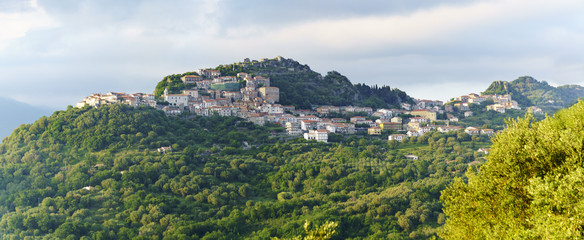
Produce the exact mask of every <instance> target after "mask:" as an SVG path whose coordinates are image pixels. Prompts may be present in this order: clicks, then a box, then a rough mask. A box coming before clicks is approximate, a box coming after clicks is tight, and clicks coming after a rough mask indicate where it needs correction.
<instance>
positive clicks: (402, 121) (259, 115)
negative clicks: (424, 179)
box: [76, 59, 543, 142]
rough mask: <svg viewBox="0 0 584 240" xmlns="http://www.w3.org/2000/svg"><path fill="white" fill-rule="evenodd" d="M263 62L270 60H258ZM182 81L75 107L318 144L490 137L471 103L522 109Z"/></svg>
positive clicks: (206, 79) (202, 75)
mask: <svg viewBox="0 0 584 240" xmlns="http://www.w3.org/2000/svg"><path fill="white" fill-rule="evenodd" d="M263 61H267V59H261V60H260V61H259V62H263ZM244 62H250V60H249V59H246V60H245V61H244ZM254 62H257V61H254ZM180 79H181V81H182V83H183V84H184V86H185V88H186V89H184V90H182V92H181V93H174V94H171V93H169V90H168V88H167V89H165V90H164V92H163V94H162V96H161V97H160V98H158V99H157V97H156V96H155V95H154V94H144V93H136V94H126V93H115V92H109V93H107V94H93V95H91V96H88V97H85V98H84V99H83V100H82V101H81V102H79V103H78V104H77V105H76V107H84V106H86V105H89V106H92V107H99V106H102V105H106V104H114V103H122V104H127V105H130V106H135V107H137V106H141V105H146V106H150V107H154V108H157V109H160V110H162V111H164V112H165V113H166V114H167V115H174V116H177V115H181V114H191V115H198V116H211V115H219V116H226V117H228V116H236V117H240V118H243V119H246V120H247V121H250V122H252V123H254V124H257V125H265V124H266V123H272V124H278V125H281V126H282V127H284V128H285V129H286V134H287V135H290V136H303V137H304V138H305V139H307V140H316V141H319V142H327V141H328V136H329V134H330V133H336V134H355V133H358V132H363V133H365V132H366V133H367V134H369V135H381V134H382V133H384V132H390V133H391V134H390V135H389V136H388V140H396V141H400V142H401V141H403V140H405V139H407V138H409V137H414V136H422V135H424V134H425V133H427V132H430V131H433V130H436V131H440V132H449V131H456V130H464V132H466V133H467V134H469V135H479V134H484V135H487V136H492V135H493V134H494V130H493V129H488V128H481V127H478V126H461V125H458V124H457V122H458V121H459V118H461V117H462V118H464V117H470V116H472V115H473V111H471V106H472V105H473V104H475V105H485V106H486V110H493V111H496V112H499V113H505V111H506V110H509V109H514V110H518V109H521V107H520V106H519V104H518V103H517V101H515V100H513V99H512V98H511V96H510V95H509V94H505V95H496V94H492V95H480V94H475V93H471V94H468V95H463V96H460V97H457V98H454V99H452V100H451V101H450V102H447V103H446V104H445V103H443V102H442V101H439V100H415V101H414V104H410V103H401V104H400V106H399V108H392V109H386V108H379V109H373V108H371V107H361V106H328V105H326V106H315V107H313V108H312V109H296V108H295V107H294V106H292V105H281V104H279V101H280V89H279V88H278V87H274V86H271V82H270V78H269V77H264V76H253V75H252V74H248V73H245V72H239V73H237V74H236V75H235V76H222V74H221V71H219V70H216V69H198V70H196V71H194V72H193V73H192V74H188V75H184V76H182V77H181V78H180ZM531 111H532V112H533V113H534V114H540V113H543V112H542V110H541V109H539V108H537V107H532V108H531ZM330 116H333V117H330ZM335 116H336V117H335Z"/></svg>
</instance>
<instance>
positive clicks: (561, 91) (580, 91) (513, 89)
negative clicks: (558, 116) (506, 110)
mask: <svg viewBox="0 0 584 240" xmlns="http://www.w3.org/2000/svg"><path fill="white" fill-rule="evenodd" d="M483 94H510V95H511V97H512V98H513V100H515V101H517V102H518V103H519V104H520V105H521V106H522V107H529V106H538V107H540V108H542V109H544V110H546V112H554V111H557V110H558V109H562V108H567V107H569V106H571V105H573V104H575V103H576V102H577V101H578V99H580V98H582V97H584V87H582V86H578V85H563V86H559V87H553V86H550V85H549V84H548V83H547V82H545V81H544V82H540V81H538V80H536V79H534V78H532V77H528V76H525V77H520V78H517V79H515V80H513V81H511V82H506V81H495V82H493V83H492V84H491V85H490V86H489V87H488V88H487V90H485V91H484V92H483Z"/></svg>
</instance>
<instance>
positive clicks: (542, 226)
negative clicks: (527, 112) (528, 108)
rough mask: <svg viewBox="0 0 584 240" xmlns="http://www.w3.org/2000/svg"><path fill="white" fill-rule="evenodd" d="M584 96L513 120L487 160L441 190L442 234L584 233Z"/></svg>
mask: <svg viewBox="0 0 584 240" xmlns="http://www.w3.org/2000/svg"><path fill="white" fill-rule="evenodd" d="M583 123H584V102H579V103H577V104H576V105H574V106H572V107H571V108H569V109H565V110H561V111H560V112H558V113H557V114H556V115H554V116H553V117H551V118H546V119H545V120H542V121H540V122H536V121H534V119H533V118H532V117H531V116H527V117H525V118H523V119H518V120H515V121H512V122H510V124H509V127H508V129H507V130H506V131H505V132H503V133H502V134H499V135H498V136H497V137H496V138H495V139H494V140H493V147H492V149H491V153H490V155H489V156H488V161H487V162H486V163H485V164H484V165H482V166H481V167H480V171H471V172H469V173H468V174H467V177H468V181H464V180H463V179H456V181H455V182H454V183H453V184H452V185H451V186H449V187H448V189H446V190H445V191H444V192H443V195H442V199H443V200H444V202H445V212H446V214H447V215H448V220H447V221H446V225H445V228H444V231H443V232H442V234H441V236H442V237H443V238H445V239H581V238H582V237H583V235H584V234H583V231H584V228H583V226H584V219H583V218H582V216H583V215H584V200H583V199H584V185H583V183H584V169H583V168H582V166H583V160H582V159H583V157H584V152H583V151H582V149H583V148H582V143H583V142H584V124H583Z"/></svg>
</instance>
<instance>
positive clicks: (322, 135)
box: [304, 129, 329, 142]
mask: <svg viewBox="0 0 584 240" xmlns="http://www.w3.org/2000/svg"><path fill="white" fill-rule="evenodd" d="M328 133H329V132H328V131H327V130H324V129H321V130H309V131H308V132H307V133H304V139H306V140H316V141H317V142H328Z"/></svg>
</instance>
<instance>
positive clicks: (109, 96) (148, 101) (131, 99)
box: [76, 92, 156, 108]
mask: <svg viewBox="0 0 584 240" xmlns="http://www.w3.org/2000/svg"><path fill="white" fill-rule="evenodd" d="M115 103H122V104H126V105H130V106H134V107H137V106H141V105H146V106H151V107H156V98H155V97H154V95H153V94H143V93H134V94H126V93H116V92H108V93H106V94H99V93H96V94H92V95H90V96H87V97H85V98H83V100H82V101H81V102H79V103H77V105H76V107H78V108H82V107H84V106H85V105H89V106H92V107H100V106H103V105H108V104H115Z"/></svg>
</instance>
